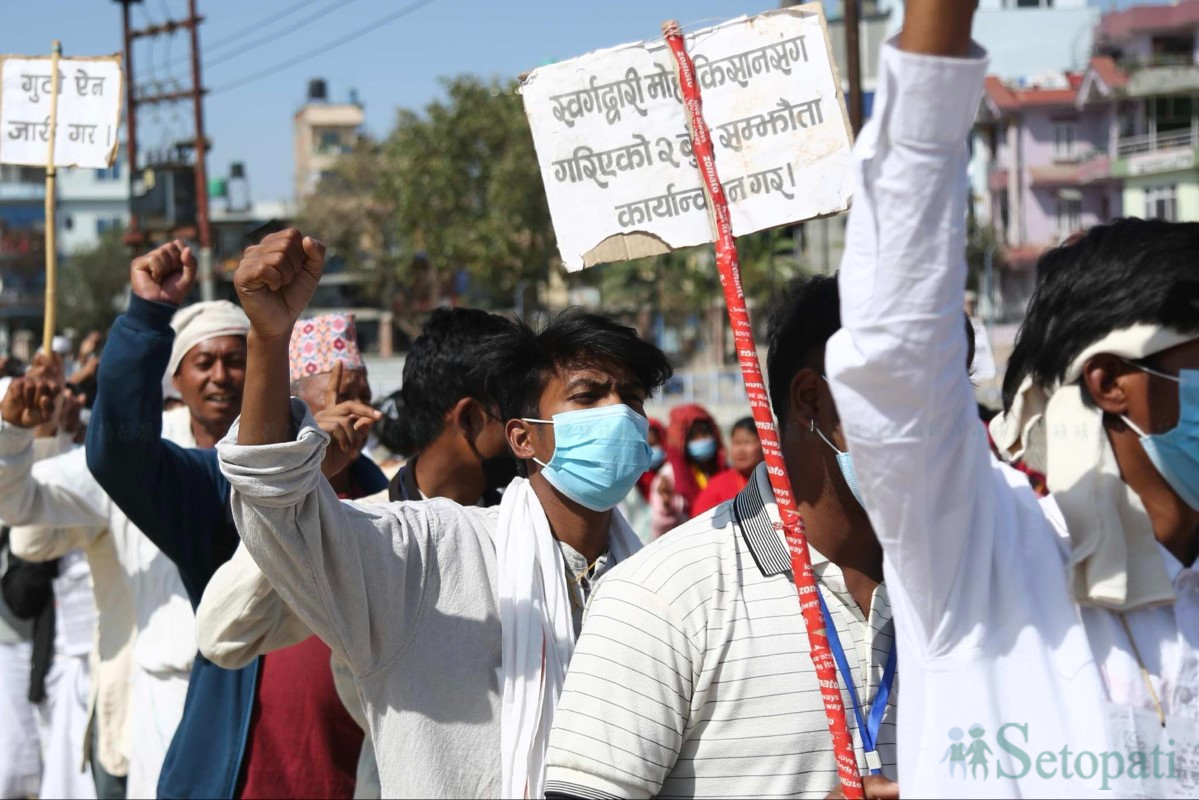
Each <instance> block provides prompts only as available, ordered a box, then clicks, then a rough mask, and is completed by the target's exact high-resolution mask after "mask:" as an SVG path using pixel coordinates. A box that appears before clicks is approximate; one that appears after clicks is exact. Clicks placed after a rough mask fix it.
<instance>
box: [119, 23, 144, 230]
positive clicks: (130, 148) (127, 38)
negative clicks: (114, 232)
mask: <svg viewBox="0 0 1199 800" xmlns="http://www.w3.org/2000/svg"><path fill="white" fill-rule="evenodd" d="M118 2H120V4H121V16H122V20H123V25H122V32H123V34H124V42H125V171H126V172H128V173H129V180H128V183H129V232H128V233H127V234H126V235H125V244H127V245H130V246H134V245H136V244H138V243H139V242H140V241H141V231H140V228H139V224H138V219H137V215H136V214H134V213H133V181H134V176H135V175H137V113H136V112H135V111H134V103H135V101H136V99H137V95H136V94H135V92H134V90H133V36H132V33H133V26H132V24H131V22H130V18H129V6H130V4H131V3H139V2H141V0H118Z"/></svg>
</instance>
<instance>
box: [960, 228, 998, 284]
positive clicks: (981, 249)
mask: <svg viewBox="0 0 1199 800" xmlns="http://www.w3.org/2000/svg"><path fill="white" fill-rule="evenodd" d="M988 258H989V259H990V261H991V270H992V273H993V274H997V271H998V269H999V267H1000V266H1001V265H1002V264H1003V248H1002V247H1001V246H1000V242H999V238H998V237H997V236H996V235H995V229H994V228H992V227H991V226H990V225H980V224H978V222H977V221H975V220H974V219H973V217H972V218H971V219H970V220H969V221H968V224H967V226H966V269H967V272H966V288H967V289H969V290H970V291H972V292H980V293H981V292H983V291H985V290H986V287H985V286H984V284H985V282H986V269H987V260H988Z"/></svg>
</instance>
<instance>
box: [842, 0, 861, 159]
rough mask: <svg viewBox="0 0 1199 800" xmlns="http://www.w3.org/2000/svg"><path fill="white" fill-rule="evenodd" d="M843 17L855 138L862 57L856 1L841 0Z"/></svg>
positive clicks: (850, 114)
mask: <svg viewBox="0 0 1199 800" xmlns="http://www.w3.org/2000/svg"><path fill="white" fill-rule="evenodd" d="M841 7H842V13H843V15H844V17H845V62H846V66H847V67H848V72H849V124H850V126H851V127H852V128H853V135H854V137H855V138H856V137H857V135H858V133H859V132H860V131H861V130H862V116H863V111H864V109H863V104H862V56H861V50H860V48H859V46H858V32H859V31H858V26H859V14H858V0H842V2H841Z"/></svg>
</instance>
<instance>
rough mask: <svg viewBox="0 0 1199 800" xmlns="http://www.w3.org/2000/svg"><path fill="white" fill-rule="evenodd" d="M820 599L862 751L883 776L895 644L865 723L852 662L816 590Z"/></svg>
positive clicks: (868, 761)
mask: <svg viewBox="0 0 1199 800" xmlns="http://www.w3.org/2000/svg"><path fill="white" fill-rule="evenodd" d="M816 597H817V598H818V599H819V600H820V613H821V614H823V615H824V628H825V630H827V631H828V646H829V649H830V650H832V651H833V658H834V659H835V660H836V662H837V670H838V671H839V672H840V673H841V678H842V680H844V681H845V688H847V689H848V690H849V699H850V700H852V701H853V715H854V717H856V718H857V721H858V733H859V734H860V735H861V737H862V749H863V750H865V751H866V766H867V767H869V769H870V772H871V773H872V774H874V775H878V774H879V773H880V772H882V766H883V764H882V759H880V758H879V755H878V729H879V726H880V725H882V722H883V713H884V712H885V711H886V710H887V700H888V699H890V697H891V686H892V684H894V683H895V644H894V643H892V645H891V652H890V653H889V654H888V655H887V665H886V666H885V667H883V680H882V682H881V683H880V684H879V685H878V692H876V693H875V695H874V702H873V703H872V704H871V706H870V719H869V721H866V720H863V719H862V704H861V703H860V702H858V692H857V690H856V689H855V688H854V685H853V673H852V672H851V671H850V669H849V662H848V661H847V660H846V659H845V650H844V649H842V647H841V638H840V637H839V636H837V626H836V625H835V624H833V615H832V614H830V613H829V611H828V606H827V605H825V603H824V595H823V594H821V592H820V589H819V588H817V589H816Z"/></svg>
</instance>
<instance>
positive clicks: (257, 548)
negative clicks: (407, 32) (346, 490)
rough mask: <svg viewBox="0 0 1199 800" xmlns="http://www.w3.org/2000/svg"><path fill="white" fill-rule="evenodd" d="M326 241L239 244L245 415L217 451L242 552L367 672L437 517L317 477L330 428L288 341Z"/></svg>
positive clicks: (415, 597)
mask: <svg viewBox="0 0 1199 800" xmlns="http://www.w3.org/2000/svg"><path fill="white" fill-rule="evenodd" d="M324 249H325V248H324V245H322V244H321V243H320V242H319V241H317V240H316V239H313V238H311V237H305V236H301V235H300V233H299V231H296V230H286V231H280V232H279V233H275V234H271V235H270V236H268V237H266V238H265V239H264V240H263V241H262V243H261V244H259V245H257V246H255V247H251V248H249V249H248V250H246V253H245V255H244V257H243V258H242V261H241V264H240V265H239V266H238V269H237V274H236V275H235V276H234V280H233V282H234V285H235V286H236V288H237V292H238V296H239V297H240V298H241V301H242V307H243V308H244V309H245V311H246V315H247V316H248V317H249V318H250V325H251V328H250V334H249V336H248V337H247V341H246V344H247V351H248V352H247V358H246V385H245V392H244V396H243V399H242V415H241V418H240V420H239V421H238V422H237V423H236V424H235V425H234V427H233V428H232V429H230V431H229V433H228V435H227V436H226V437H225V439H224V440H222V441H221V442H220V443H219V444H218V445H217V451H218V452H219V454H220V465H221V469H222V471H223V472H224V473H225V476H226V477H227V478H228V479H229V483H230V485H231V487H232V492H231V498H230V506H231V508H232V512H233V519H234V522H235V523H236V525H237V529H238V532H239V533H240V534H241V539H242V543H243V544H244V545H245V547H246V550H247V551H249V553H250V555H251V556H253V559H254V561H255V562H256V563H257V564H258V566H259V568H261V570H262V573H263V574H264V575H265V576H266V578H267V580H269V581H270V584H271V585H272V586H273V587H274V588H275V590H276V591H277V592H278V593H279V596H280V597H282V598H283V600H284V602H286V603H287V605H288V606H289V607H290V608H291V609H292V610H294V611H295V613H296V614H297V616H299V618H300V619H301V620H303V622H304V624H305V625H307V626H308V627H309V628H310V629H311V630H312V631H313V632H314V633H316V634H317V635H318V636H320V637H321V638H322V639H323V640H324V641H325V642H326V643H327V644H328V645H329V646H330V647H331V648H332V649H333V651H334V652H335V653H337V654H338V655H339V656H341V657H342V658H343V659H345V660H346V661H347V662H348V663H349V664H350V666H351V668H352V669H353V671H354V673H355V674H356V675H363V674H365V673H366V672H369V671H371V670H372V669H373V668H374V667H376V666H378V665H379V664H381V663H384V662H385V661H387V660H389V659H390V658H392V657H393V656H394V655H395V654H396V653H398V652H399V649H400V648H401V647H402V646H403V644H404V641H405V639H406V636H407V632H408V631H410V630H411V629H412V622H413V621H414V619H415V615H416V614H418V613H419V611H420V609H421V608H422V598H423V592H424V584H425V578H424V576H425V570H426V567H427V565H428V563H429V559H428V558H427V555H428V554H427V552H426V551H427V548H428V547H429V546H430V538H431V536H432V535H433V534H434V533H435V531H434V528H435V526H436V524H437V523H436V520H435V519H434V518H433V514H431V513H430V512H429V511H428V509H426V508H424V507H423V506H401V507H398V508H384V509H376V508H371V509H367V508H358V507H356V506H354V505H352V504H348V503H342V502H341V501H340V500H338V498H337V494H336V493H335V492H334V491H333V487H331V486H330V485H329V482H328V481H327V480H325V478H324V477H323V476H322V474H321V462H322V459H323V456H324V452H325V448H326V446H327V444H328V442H329V435H328V434H327V433H325V432H324V431H323V430H321V429H320V427H319V426H318V425H317V424H316V422H315V421H314V419H313V417H312V414H311V413H310V412H309V410H308V409H307V407H305V405H304V403H303V402H302V401H300V400H292V399H291V398H290V396H289V395H290V381H289V375H288V354H287V349H288V341H289V339H290V336H291V330H292V328H293V326H294V325H295V322H296V320H297V319H298V318H299V316H300V314H301V313H302V312H303V310H304V308H305V306H307V305H308V302H309V301H310V300H311V299H312V295H313V292H314V291H315V290H316V285H317V282H318V281H319V279H320V275H321V269H322V267H323V265H324ZM373 421H374V420H373V417H358V418H354V419H352V420H351V422H350V424H351V425H352V426H353V427H354V428H356V429H361V428H363V427H366V426H368V425H370V423H371V422H373Z"/></svg>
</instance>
